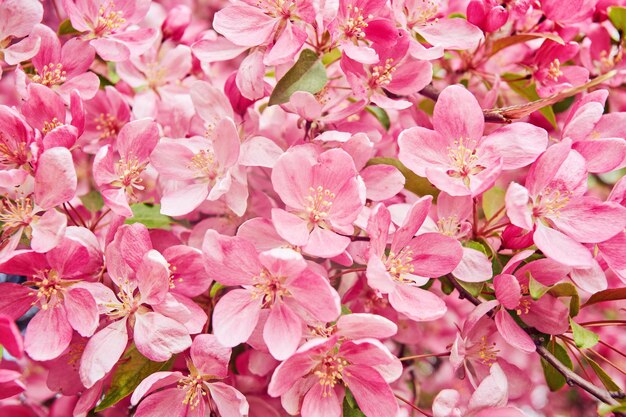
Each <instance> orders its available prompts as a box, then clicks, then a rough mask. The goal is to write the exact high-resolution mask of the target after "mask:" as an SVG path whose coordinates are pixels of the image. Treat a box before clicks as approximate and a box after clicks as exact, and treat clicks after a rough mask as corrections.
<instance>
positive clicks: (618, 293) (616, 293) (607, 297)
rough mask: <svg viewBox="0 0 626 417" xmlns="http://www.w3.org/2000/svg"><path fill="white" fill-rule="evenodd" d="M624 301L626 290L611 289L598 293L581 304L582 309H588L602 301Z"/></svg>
mask: <svg viewBox="0 0 626 417" xmlns="http://www.w3.org/2000/svg"><path fill="white" fill-rule="evenodd" d="M616 300H626V288H612V289H608V290H604V291H600V292H597V293H595V294H594V295H592V296H591V297H589V299H588V300H587V302H586V303H585V304H583V306H582V308H585V307H589V306H590V305H594V304H597V303H602V302H604V301H616Z"/></svg>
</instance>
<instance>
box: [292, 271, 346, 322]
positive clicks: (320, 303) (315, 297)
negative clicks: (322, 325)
mask: <svg viewBox="0 0 626 417" xmlns="http://www.w3.org/2000/svg"><path fill="white" fill-rule="evenodd" d="M286 287H287V288H288V289H289V292H290V293H291V295H293V298H294V300H295V301H296V302H297V303H298V305H299V308H302V309H304V310H305V311H306V312H307V313H309V314H310V315H311V316H312V317H313V318H315V319H317V320H320V321H323V322H330V321H334V320H336V319H337V317H338V316H339V314H340V313H341V307H340V300H339V295H338V294H337V291H336V290H335V289H334V288H333V287H332V286H331V285H330V283H329V282H328V279H327V278H324V277H322V276H321V275H318V274H316V273H314V272H313V270H311V269H307V270H305V271H304V272H302V273H301V274H300V275H299V276H298V277H297V278H296V279H293V280H290V281H289V282H288V283H287V284H286Z"/></svg>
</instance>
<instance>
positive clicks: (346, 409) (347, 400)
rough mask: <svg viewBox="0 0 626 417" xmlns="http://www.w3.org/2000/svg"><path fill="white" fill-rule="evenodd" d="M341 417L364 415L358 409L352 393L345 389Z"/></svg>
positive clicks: (361, 416)
mask: <svg viewBox="0 0 626 417" xmlns="http://www.w3.org/2000/svg"><path fill="white" fill-rule="evenodd" d="M342 416H343V417H365V414H363V412H362V411H361V410H360V409H359V406H358V405H357V403H356V401H355V400H354V397H353V396H352V393H351V392H350V390H349V389H347V388H346V396H345V397H344V399H343V413H342Z"/></svg>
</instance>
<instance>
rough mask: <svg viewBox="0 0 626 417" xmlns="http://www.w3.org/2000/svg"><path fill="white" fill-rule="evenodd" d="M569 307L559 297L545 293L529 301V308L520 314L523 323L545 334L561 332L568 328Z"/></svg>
mask: <svg viewBox="0 0 626 417" xmlns="http://www.w3.org/2000/svg"><path fill="white" fill-rule="evenodd" d="M568 318H569V308H568V306H566V305H565V304H564V303H563V302H562V301H561V300H560V299H558V298H556V297H553V296H552V295H550V294H545V295H544V296H543V297H541V298H540V299H538V300H537V301H531V305H530V310H529V311H528V313H527V314H524V315H523V316H522V319H523V320H524V323H526V324H528V325H529V326H532V327H534V328H536V329H537V330H539V331H540V332H543V333H547V334H554V335H556V334H563V333H565V332H566V331H567V329H569V321H568Z"/></svg>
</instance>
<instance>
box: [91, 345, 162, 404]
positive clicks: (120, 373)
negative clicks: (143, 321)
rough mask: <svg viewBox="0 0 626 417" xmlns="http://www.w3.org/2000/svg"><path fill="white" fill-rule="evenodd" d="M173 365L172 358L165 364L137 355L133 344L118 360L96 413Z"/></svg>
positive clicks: (137, 352) (115, 402)
mask: <svg viewBox="0 0 626 417" xmlns="http://www.w3.org/2000/svg"><path fill="white" fill-rule="evenodd" d="M173 363H174V357H172V358H171V359H170V360H169V361H167V362H153V361H151V360H150V359H148V358H146V357H145V356H143V355H142V354H141V353H139V351H138V350H137V347H136V346H135V344H134V343H133V344H132V345H130V346H129V347H128V349H126V352H124V355H123V356H122V358H121V359H120V361H119V365H118V366H117V369H115V372H114V373H113V378H112V379H111V386H110V387H109V390H108V391H107V392H106V394H105V395H104V399H103V400H102V402H101V403H100V404H98V406H97V407H96V412H98V411H102V410H104V409H106V408H109V407H111V406H112V405H114V404H117V403H118V402H119V401H120V400H122V399H124V398H126V397H127V396H128V395H130V394H131V393H132V392H133V391H134V390H135V388H137V386H138V385H139V383H140V382H141V381H143V380H144V379H145V378H146V377H148V376H149V375H151V374H153V373H155V372H158V371H161V370H163V369H169V367H170V366H171V365H172V364H173Z"/></svg>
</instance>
